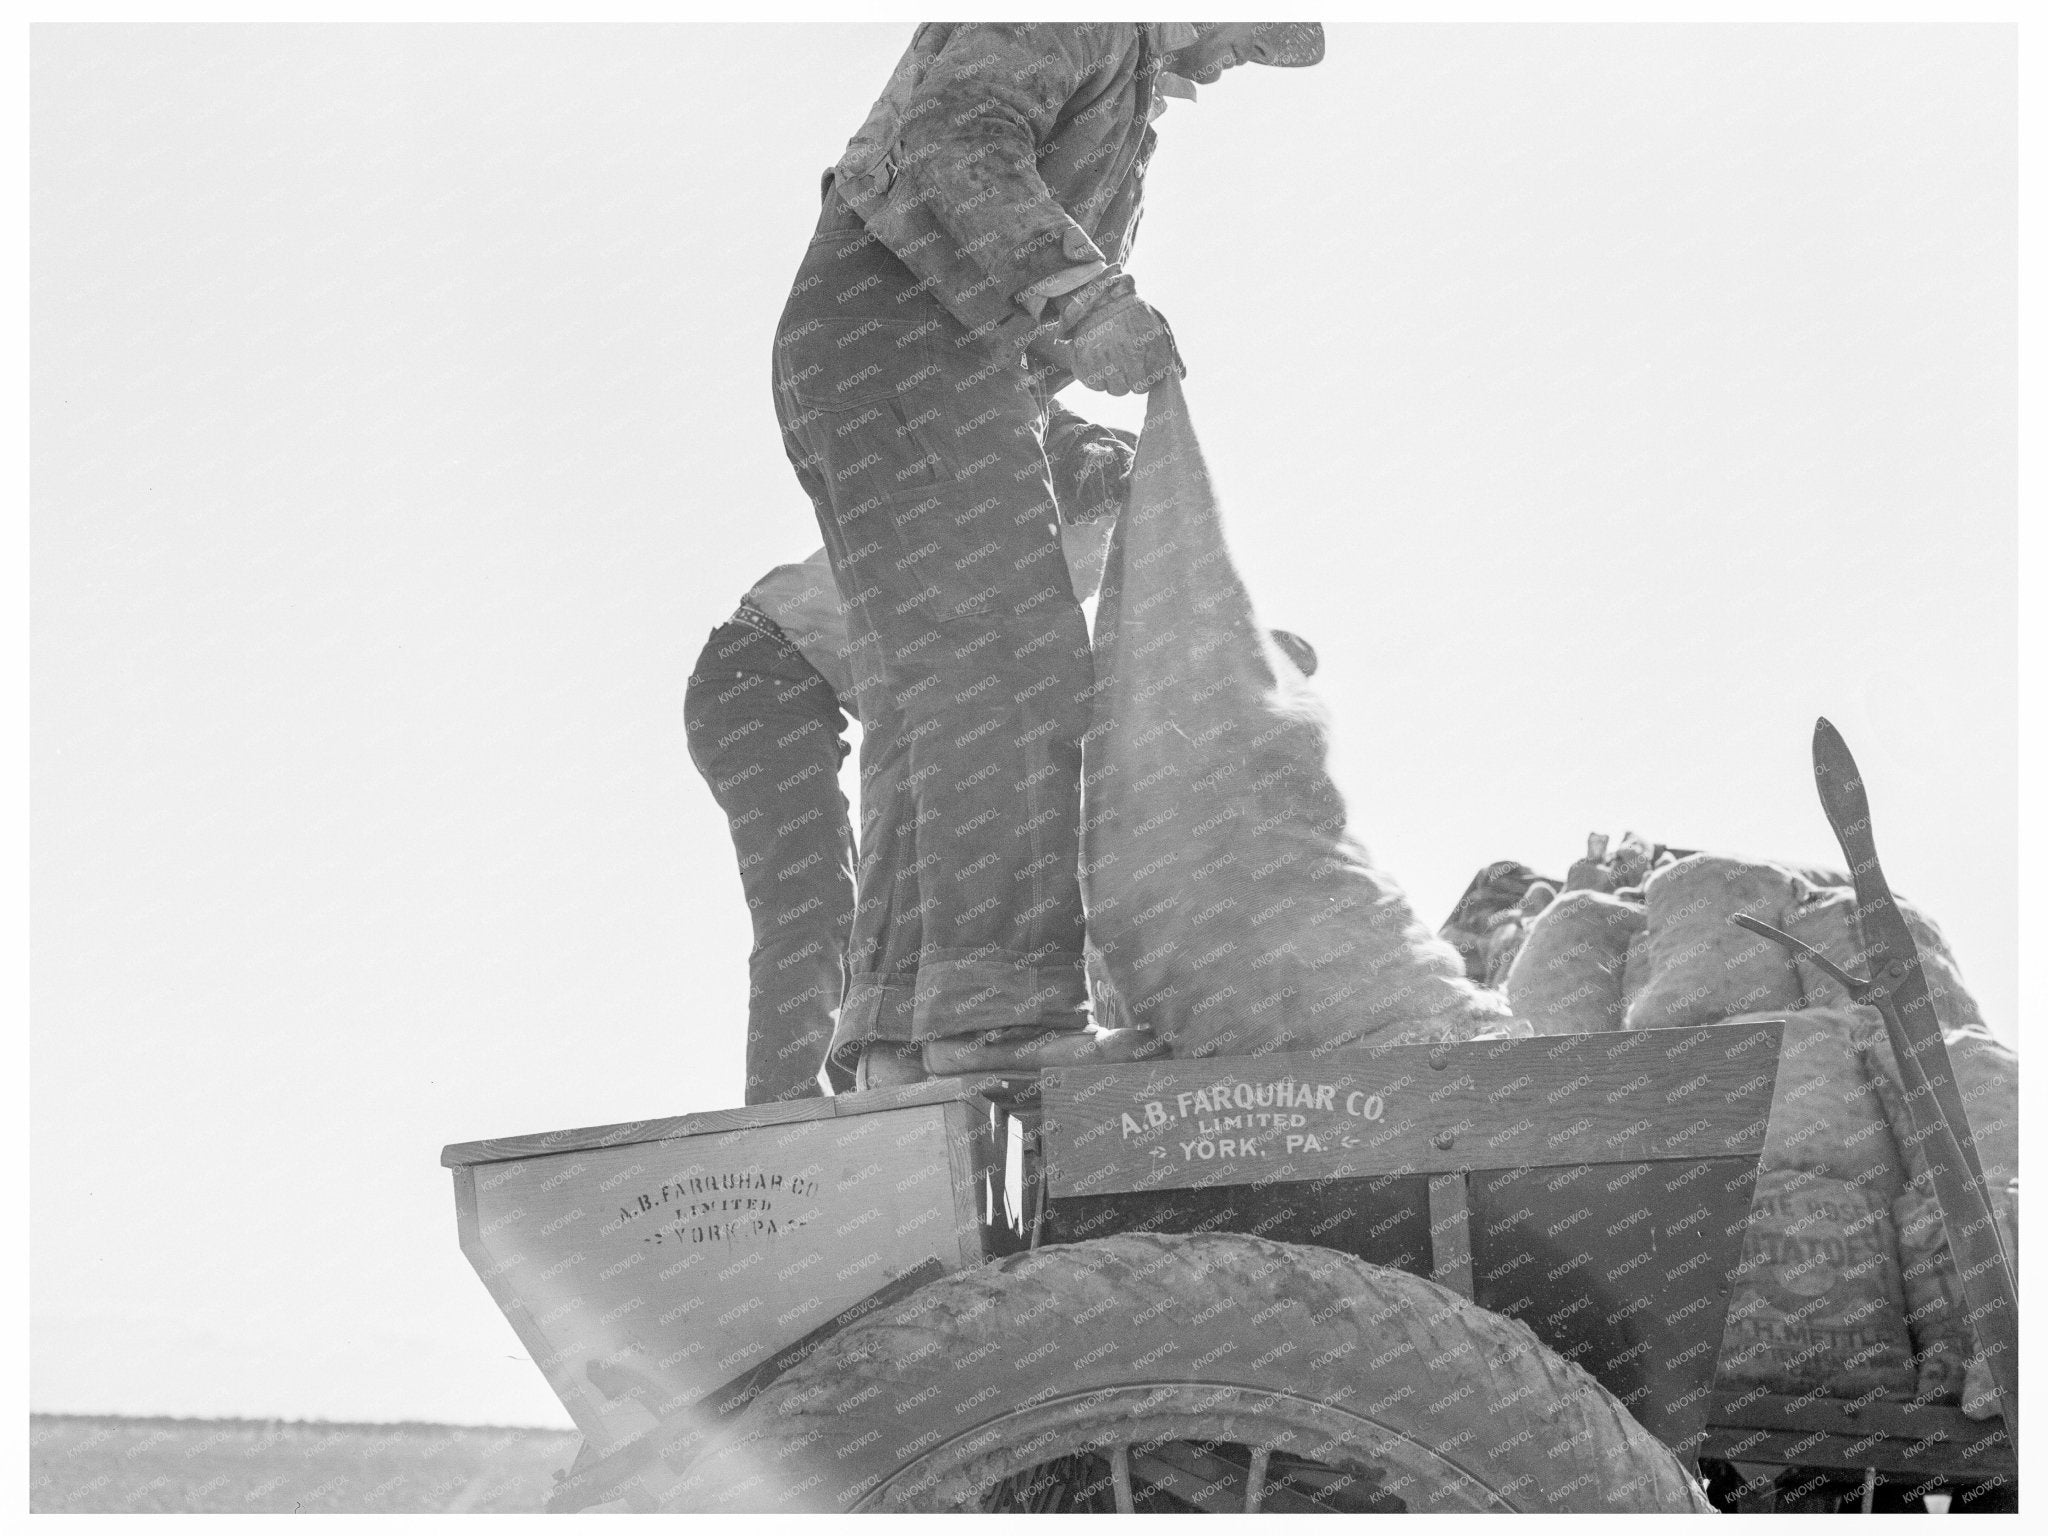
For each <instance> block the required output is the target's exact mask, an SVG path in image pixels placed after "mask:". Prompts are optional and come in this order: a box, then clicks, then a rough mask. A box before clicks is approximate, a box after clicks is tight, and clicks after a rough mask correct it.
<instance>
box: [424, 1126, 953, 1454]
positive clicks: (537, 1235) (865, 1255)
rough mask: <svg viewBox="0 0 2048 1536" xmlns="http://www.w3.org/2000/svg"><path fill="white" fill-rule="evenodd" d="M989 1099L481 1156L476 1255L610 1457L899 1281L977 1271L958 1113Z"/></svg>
mask: <svg viewBox="0 0 2048 1536" xmlns="http://www.w3.org/2000/svg"><path fill="white" fill-rule="evenodd" d="M985 1112H986V1111H985V1110H982V1111H978V1112H970V1109H969V1106H967V1105H964V1104H950V1105H949V1104H945V1103H935V1104H926V1105H917V1106H912V1107H910V1108H907V1109H899V1110H897V1111H896V1112H894V1113H889V1114H868V1115H861V1116H854V1117H850V1118H847V1119H839V1118H836V1117H831V1116H827V1117H824V1118H817V1117H812V1118H809V1119H806V1120H802V1121H797V1122H793V1123H787V1124H781V1125H776V1124H769V1125H761V1126H754V1127H750V1128H746V1129H741V1130H728V1131H722V1132H718V1133H716V1134H711V1135H697V1136H692V1137H687V1138H681V1139H671V1140H665V1141H660V1142H655V1143H629V1144H625V1145H618V1146H610V1147H603V1148H594V1149H585V1150H582V1151H579V1152H576V1153H574V1154H573V1155H569V1156H563V1155H560V1154H558V1153H550V1154H547V1155H545V1156H540V1157H535V1158H529V1159H525V1160H520V1161H514V1162H506V1163H499V1164H495V1165H491V1166H488V1167H479V1166H471V1165H462V1166H459V1167H458V1168H457V1169H456V1170H455V1174H456V1183H457V1193H458V1208H459V1212H460V1220H461V1222H462V1223H463V1228H462V1231H463V1239H464V1241H463V1246H464V1251H465V1252H466V1253H467V1254H468V1255H469V1257H470V1260H471V1263H472V1264H473V1265H475V1267H476V1269H477V1271H478V1273H479V1275H481V1276H483V1277H484V1278H485V1281H486V1284H487V1285H489V1286H490V1288H491V1294H492V1297H493V1299H494V1300H496V1301H497V1302H498V1305H499V1307H500V1309H501V1310H502V1311H504V1312H505V1314H506V1315H507V1317H508V1318H509V1319H511V1320H512V1322H513V1325H514V1327H515V1329H517V1331H518V1332H519V1336H520V1340H521V1342H522V1343H524V1344H525V1345H526V1347H527V1351H528V1353H529V1354H530V1355H532V1357H533V1359H534V1362H535V1363H536V1364H537V1365H539V1366H540V1367H541V1370H542V1371H543V1373H544V1374H545V1375H546V1376H547V1378H548V1381H549V1384H550V1385H551V1386H552V1387H553V1388H554V1390H555V1392H556V1395H557V1396H559V1397H560V1398H561V1399H562V1401H563V1404H564V1406H566V1407H567V1408H568V1409H569V1411H570V1414H571V1416H572V1417H574V1418H575V1419H576V1421H577V1424H578V1427H579V1428H581V1429H582V1430H583V1431H584V1433H585V1435H586V1436H588V1437H589V1438H590V1439H591V1441H592V1442H593V1444H594V1445H595V1446H596V1447H597V1448H598V1449H599V1450H600V1451H603V1450H608V1449H610V1448H612V1447H614V1446H617V1445H620V1444H622V1443H624V1442H626V1441H629V1440H632V1439H635V1438H637V1437H638V1436H640V1435H643V1434H646V1433H648V1432H650V1431H652V1430H654V1429H655V1428H656V1427H657V1426H664V1427H665V1426H667V1425H669V1424H671V1423H673V1422H674V1414H675V1413H676V1412H677V1410H678V1409H679V1408H682V1407H685V1406H688V1405H691V1404H694V1403H696V1402H698V1401H699V1400H700V1399H701V1398H702V1396H703V1395H704V1393H705V1392H707V1391H709V1390H712V1389H714V1388H715V1387H717V1386H718V1385H719V1384H720V1383H724V1382H729V1381H731V1380H733V1379H734V1378H735V1377H736V1376H738V1375H741V1374H743V1373H744V1372H746V1371H748V1370H751V1369H752V1368H754V1367H755V1366H757V1365H759V1364H760V1363H761V1362H763V1361H764V1360H767V1359H770V1358H771V1357H773V1356H774V1355H775V1353H776V1352H777V1351H778V1350H779V1349H781V1348H782V1347H784V1346H785V1345H787V1344H788V1343H789V1342H790V1341H791V1340H793V1339H796V1338H799V1337H800V1336H802V1335H803V1334H805V1333H806V1332H808V1331H809V1330H811V1329H813V1328H815V1327H816V1326H817V1325H818V1324H819V1323H820V1322H821V1321H823V1320H825V1319H827V1318H830V1317H833V1316H835V1315H836V1314H838V1313H840V1312H841V1311H843V1310H844V1309H845V1308H846V1307H848V1306H849V1305H851V1304H852V1303H854V1302H856V1301H858V1300H859V1299H860V1298H861V1297H863V1296H865V1295H867V1294H869V1293H870V1292H872V1291H874V1290H875V1289H876V1287H877V1286H879V1285H882V1284H883V1283H885V1282H887V1281H888V1280H890V1279H891V1278H892V1277H894V1276H897V1275H901V1274H904V1273H906V1272H908V1271H910V1270H912V1269H914V1268H916V1266H918V1265H919V1264H921V1263H924V1262H925V1261H926V1260H935V1261H936V1262H938V1263H939V1264H940V1265H941V1266H942V1267H943V1268H945V1269H947V1270H949V1271H950V1270H954V1269H958V1268H960V1267H961V1265H962V1263H963V1255H964V1253H965V1252H966V1250H965V1249H964V1248H963V1243H962V1239H961V1235H960V1231H959V1220H958V1207H957V1204H956V1197H955V1190H954V1164H953V1160H952V1154H951V1151H950V1149H949V1141H950V1139H951V1137H952V1134H953V1132H952V1127H950V1126H949V1125H948V1120H949V1119H950V1118H959V1119H961V1120H963V1121H971V1120H973V1119H975V1118H977V1117H978V1114H981V1113H985ZM968 1150H969V1155H970V1156H971V1147H970V1148H969V1149H968ZM978 1232H979V1228H978V1226H977V1228H976V1229H975V1235H977V1236H978ZM977 1257H978V1255H977Z"/></svg>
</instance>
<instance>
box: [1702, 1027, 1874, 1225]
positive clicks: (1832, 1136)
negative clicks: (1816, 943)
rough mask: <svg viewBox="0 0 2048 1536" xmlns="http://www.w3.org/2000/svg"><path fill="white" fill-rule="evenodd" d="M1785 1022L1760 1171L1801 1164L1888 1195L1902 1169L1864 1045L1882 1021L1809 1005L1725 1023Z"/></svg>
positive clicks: (1801, 1167) (1797, 1167) (1794, 1167)
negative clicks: (1805, 1007) (1771, 1020)
mask: <svg viewBox="0 0 2048 1536" xmlns="http://www.w3.org/2000/svg"><path fill="white" fill-rule="evenodd" d="M1767 1019H1781V1020H1783V1021H1784V1033H1783V1035H1782V1036H1781V1037H1780V1041H1779V1046H1778V1081H1777V1085H1776V1086H1775V1087H1774V1088H1773V1089H1772V1091H1771V1121H1770V1126H1769V1128H1768V1129H1767V1130H1766V1132H1765V1134H1764V1151H1763V1159H1762V1161H1761V1162H1760V1163H1759V1164H1758V1165H1757V1166H1758V1168H1759V1169H1760V1170H1761V1171H1763V1172H1782V1171H1785V1170H1803V1171H1806V1172H1809V1173H1814V1174H1818V1175H1819V1176H1821V1177H1823V1178H1828V1179H1836V1180H1840V1181H1841V1182H1843V1183H1846V1184H1850V1185H1853V1186H1854V1187H1856V1188H1858V1189H1862V1190H1866V1191H1868V1192H1869V1193H1870V1194H1871V1195H1872V1196H1874V1197H1875V1198H1877V1199H1879V1200H1881V1201H1883V1202H1884V1205H1885V1208H1886V1210H1887V1211H1889V1210H1890V1208H1891V1202H1892V1201H1893V1200H1895V1199H1897V1198H1898V1196H1899V1194H1900V1193H1901V1191H1903V1190H1904V1189H1905V1187H1906V1171H1905V1164H1904V1161H1903V1159H1902V1158H1901V1157H1900V1155H1899V1148H1898V1146H1897V1144H1896V1143H1895V1142H1894V1140H1893V1137H1892V1125H1891V1120H1890V1118H1889V1116H1888V1114H1887V1111H1886V1107H1885V1103H1884V1100H1883V1098H1882V1097H1881V1096H1880V1094H1879V1091H1878V1085H1877V1084H1876V1083H1875V1082H1874V1081H1873V1080H1872V1077H1871V1071H1870V1065H1869V1060H1868V1052H1869V1049H1870V1047H1871V1044H1872V1042H1873V1039H1874V1038H1876V1037H1880V1036H1881V1035H1882V1033H1883V1030H1884V1025H1883V1023H1882V1021H1880V1020H1879V1019H1878V1017H1877V1015H1876V1014H1874V1013H1872V1012H1870V1011H1869V1010H1867V1009H1862V1008H1808V1009H1803V1010H1798V1011H1788V1012H1784V1013H1763V1014H1756V1015H1737V1016H1736V1017H1734V1018H1731V1019H1728V1020H1726V1021H1725V1022H1726V1023H1727V1024H1729V1025H1753V1024H1760V1023H1762V1022H1764V1021H1765V1020H1767Z"/></svg>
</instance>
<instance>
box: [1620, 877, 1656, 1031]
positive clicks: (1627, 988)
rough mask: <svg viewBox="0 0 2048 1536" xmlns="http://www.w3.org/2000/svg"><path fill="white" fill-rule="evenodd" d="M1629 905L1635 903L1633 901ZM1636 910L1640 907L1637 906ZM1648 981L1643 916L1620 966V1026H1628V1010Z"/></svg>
mask: <svg viewBox="0 0 2048 1536" xmlns="http://www.w3.org/2000/svg"><path fill="white" fill-rule="evenodd" d="M1630 905H1632V906H1633V905H1635V904H1634V903H1633V902H1632V903H1630ZM1636 910H1637V911H1641V910H1642V908H1640V907H1637V908H1636ZM1649 981H1650V925H1649V920H1648V918H1647V917H1645V919H1644V921H1643V925H1642V927H1640V928H1638V929H1637V930H1636V931H1635V932H1634V933H1633V934H1631V935H1630V936H1629V941H1628V957H1627V959H1625V960H1624V961H1623V962H1622V966H1621V1012H1622V1027H1623V1028H1627V1027H1628V1011H1629V1009H1631V1008H1633V1007H1635V1005H1636V998H1637V997H1639V996H1640V995H1641V994H1642V990H1643V988H1644V987H1646V986H1647V985H1649Z"/></svg>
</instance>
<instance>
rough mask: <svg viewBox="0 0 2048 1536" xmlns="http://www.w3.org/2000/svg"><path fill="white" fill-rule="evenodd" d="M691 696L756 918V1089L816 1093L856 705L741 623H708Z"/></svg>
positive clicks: (694, 723) (701, 764) (844, 864)
mask: <svg viewBox="0 0 2048 1536" xmlns="http://www.w3.org/2000/svg"><path fill="white" fill-rule="evenodd" d="M684 710H685V716H686V722H687V726H688V734H689V742H690V756H691V759H692V760H693V761H694V762H695V763H696V765H697V771H698V772H700V773H701V774H703V775H704V779H705V782H706V783H708V784H709V785H710V786H711V793H712V795H713V796H714V797H715V798H716V799H717V801H718V804H719V808H720V809H721V810H723V811H724V812H725V815H726V822H727V825H728V826H729V827H730V828H731V831H732V842H733V849H734V851H735V852H736V853H737V854H738V855H739V863H740V884H741V886H742V887H743V888H744V890H745V891H746V894H747V909H748V911H749V913H750V914H751V916H752V918H753V924H754V948H753V952H752V954H751V955H749V956H748V960H747V968H748V980H749V986H748V997H747V1092H746V1101H747V1103H749V1104H766V1103H773V1102H775V1101H776V1100H779V1099H792V1098H808V1097H813V1096H815V1095H816V1094H817V1093H818V1084H817V1077H818V1067H819V1065H820V1063H822V1062H823V1061H824V1059H825V1051H826V1046H827V1044H828V1043H829V1041H830V1040H831V1036H832V1025H833V1011H834V1010H835V1009H837V1008H838V1006H839V1003H840V997H841V992H842V989H843V975H842V965H843V956H844V952H845V946H846V934H847V930H848V927H849V925H850V924H851V922H852V918H853V834H852V828H851V827H850V826H849V824H848V821H847V812H846V797H845V796H844V795H843V794H841V793H840V790H839V765H840V763H841V762H842V761H843V760H844V759H845V756H846V751H847V747H846V742H845V739H844V737H843V735H842V734H841V732H842V729H843V727H844V725H845V723H846V717H845V716H844V715H843V714H842V713H841V712H840V708H839V703H838V699H837V697H836V696H835V695H834V693H833V692H832V685H831V684H830V683H828V682H827V681H826V680H825V679H824V677H822V676H821V675H820V674H819V673H818V670H817V669H816V668H815V667H813V666H812V665H811V664H810V663H809V662H808V661H805V660H804V658H803V656H802V654H801V653H800V652H798V651H797V650H796V649H795V648H794V647H792V646H789V645H787V644H785V643H782V642H779V641H777V640H775V639H773V638H772V637H770V636H768V635H765V634H763V633H762V632H761V631H760V630H758V629H755V628H753V627H752V626H750V625H747V624H741V623H727V624H723V625H720V626H719V627H718V628H717V629H714V630H713V631H712V632H711V638H710V639H709V640H708V641H707V642H705V646H704V651H703V654H702V655H701V656H699V657H698V658H697V667H696V670H695V671H694V672H693V673H692V674H691V677H690V686H689V692H688V694H687V695H686V698H685V705H684ZM844 1077H845V1074H844V1073H843V1072H839V1073H837V1074H836V1076H835V1081H837V1080H838V1079H840V1078H844ZM847 1081H848V1083H849V1085H850V1079H848V1080H847Z"/></svg>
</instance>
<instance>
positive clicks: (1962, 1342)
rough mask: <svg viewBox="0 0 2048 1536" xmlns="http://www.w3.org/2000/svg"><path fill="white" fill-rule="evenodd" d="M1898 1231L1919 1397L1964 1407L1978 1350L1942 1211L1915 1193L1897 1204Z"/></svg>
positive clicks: (1920, 1192)
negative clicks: (1974, 1347) (1968, 1378)
mask: <svg viewBox="0 0 2048 1536" xmlns="http://www.w3.org/2000/svg"><path fill="white" fill-rule="evenodd" d="M1892 1227H1893V1230H1894V1231H1895V1232H1896V1233H1897V1234H1898V1241H1899V1279H1900V1282H1901V1284H1902V1285H1903V1286H1904V1287H1905V1293H1906V1325H1907V1327H1908V1328H1909V1329H1910V1330H1911V1333H1912V1338H1913V1368H1914V1371H1915V1373H1916V1377H1917V1383H1918V1384H1917V1386H1916V1388H1915V1390H1914V1396H1916V1397H1919V1398H1922V1399H1924V1400H1925V1401H1928V1402H1936V1403H1957V1402H1960V1401H1962V1394H1963V1379H1964V1376H1965V1374H1966V1373H1967V1371H1968V1369H1969V1364H1970V1354H1971V1349H1972V1340H1971V1337H1970V1325H1969V1323H1968V1322H1967V1321H1966V1314H1967V1312H1968V1311H1969V1303H1968V1302H1966V1301H1965V1300H1964V1299H1963V1287H1962V1281H1961V1280H1960V1279H1959V1278H1958V1277H1957V1275H1956V1267H1955V1261H1954V1260H1953V1259H1952V1258H1950V1257H1949V1251H1948V1237H1947V1234H1946V1232H1945V1231H1944V1230H1943V1227H1942V1223H1941V1206H1940V1205H1939V1204H1938V1203H1937V1202H1936V1201H1935V1198H1934V1196H1933V1195H1932V1194H1930V1193H1928V1192H1927V1191H1925V1190H1922V1189H1909V1190H1907V1191H1906V1192H1905V1193H1904V1194H1903V1195H1901V1196H1899V1198H1898V1199H1897V1200H1895V1201H1893V1202H1892Z"/></svg>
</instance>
